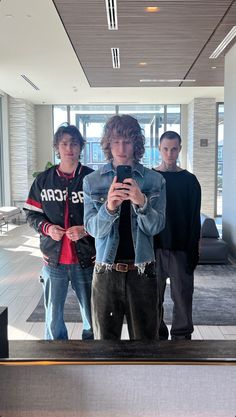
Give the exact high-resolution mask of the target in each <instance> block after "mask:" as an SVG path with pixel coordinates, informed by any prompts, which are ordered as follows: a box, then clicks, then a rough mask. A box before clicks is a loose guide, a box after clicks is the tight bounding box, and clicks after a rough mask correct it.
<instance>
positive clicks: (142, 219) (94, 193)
mask: <svg viewBox="0 0 236 417" xmlns="http://www.w3.org/2000/svg"><path fill="white" fill-rule="evenodd" d="M115 175H116V172H115V169H114V168H113V166H112V164H111V163H108V164H106V165H104V166H103V167H102V168H100V169H99V170H98V171H94V172H92V173H91V174H89V175H87V176H86V177H85V178H84V183H83V189H84V226H85V228H86V230H87V231H88V233H89V234H90V235H91V236H93V237H95V246H96V263H99V264H105V265H112V264H113V263H114V260H115V256H116V252H117V248H118V244H119V220H120V209H119V210H118V211H117V212H116V213H115V214H110V213H109V212H108V210H107V208H106V200H107V194H108V191H109V188H110V185H111V183H112V181H113V179H114V176H115ZM132 178H133V179H134V180H135V181H136V182H137V184H138V185H139V187H140V189H141V191H142V193H143V194H145V196H146V203H145V205H144V207H143V208H139V207H138V206H136V205H134V204H131V213H130V215H131V232H132V239H133V244H134V250H135V265H137V266H138V267H141V268H142V266H143V265H145V264H146V263H149V262H152V261H154V259H155V256H154V250H153V236H154V235H156V234H157V233H159V232H160V231H161V230H162V229H163V228H164V226H165V205H166V195H165V180H164V178H163V177H162V175H160V174H158V173H157V172H155V171H153V170H150V169H148V168H146V167H144V166H143V165H141V164H139V163H136V164H135V166H134V167H133V170H132Z"/></svg>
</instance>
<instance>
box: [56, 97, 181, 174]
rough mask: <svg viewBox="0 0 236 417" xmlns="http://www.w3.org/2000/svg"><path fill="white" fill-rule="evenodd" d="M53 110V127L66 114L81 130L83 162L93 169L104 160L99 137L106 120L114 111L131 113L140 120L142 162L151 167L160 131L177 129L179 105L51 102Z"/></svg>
mask: <svg viewBox="0 0 236 417" xmlns="http://www.w3.org/2000/svg"><path fill="white" fill-rule="evenodd" d="M55 111H56V115H55V117H54V126H55V127H56V128H57V127H58V126H59V125H60V124H61V123H63V122H65V121H67V118H68V119H69V121H70V123H71V124H74V125H76V126H77V127H78V129H79V130H80V132H81V134H82V135H83V137H84V138H85V140H86V143H87V144H86V148H85V150H84V152H83V157H82V162H83V163H85V164H86V165H88V166H90V167H91V168H93V169H97V168H99V166H101V165H103V164H104V163H105V160H104V156H103V152H102V150H101V146H100V141H101V137H102V134H103V128H104V125H105V123H106V122H107V120H108V119H109V118H110V117H111V116H113V115H115V114H130V115H131V116H133V117H135V118H136V119H137V120H138V122H139V123H140V125H141V127H142V129H143V132H144V136H145V139H146V140H145V148H146V150H145V154H144V157H143V160H142V163H143V164H144V165H145V166H147V167H150V168H151V167H154V166H157V165H158V164H159V163H160V155H159V150H158V144H159V138H160V136H161V135H162V133H164V131H165V130H175V131H176V132H178V133H180V105H162V104H155V105H154V104H152V105H129V104H122V105H116V106H115V105H102V106H99V105H71V106H54V112H55ZM67 115H68V117H67Z"/></svg>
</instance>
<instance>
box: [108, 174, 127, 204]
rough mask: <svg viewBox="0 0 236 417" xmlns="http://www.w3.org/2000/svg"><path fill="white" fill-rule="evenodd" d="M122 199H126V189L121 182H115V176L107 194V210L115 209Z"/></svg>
mask: <svg viewBox="0 0 236 417" xmlns="http://www.w3.org/2000/svg"><path fill="white" fill-rule="evenodd" d="M124 200H127V191H126V189H125V187H124V184H123V183H121V182H117V176H115V178H114V180H113V181H112V184H111V186H110V188H109V191H108V195H107V208H108V210H110V211H114V210H116V209H117V208H118V207H119V206H120V205H121V203H122V202H123V201H124Z"/></svg>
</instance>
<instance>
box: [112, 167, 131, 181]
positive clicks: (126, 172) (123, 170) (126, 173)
mask: <svg viewBox="0 0 236 417" xmlns="http://www.w3.org/2000/svg"><path fill="white" fill-rule="evenodd" d="M116 172H117V182H123V181H124V180H125V179H126V178H132V167H131V166H130V165H118V166H117V167H116Z"/></svg>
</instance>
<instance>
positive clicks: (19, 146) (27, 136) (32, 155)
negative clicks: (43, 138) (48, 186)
mask: <svg viewBox="0 0 236 417" xmlns="http://www.w3.org/2000/svg"><path fill="white" fill-rule="evenodd" d="M9 143H10V146H9V149H10V171H11V200H12V203H15V204H18V205H20V202H23V201H24V200H25V199H26V197H27V195H28V191H29V187H30V185H31V183H32V180H33V177H32V173H33V172H34V171H35V168H36V137H35V114H34V105H33V104H32V103H29V102H27V101H25V100H21V99H16V98H13V97H9Z"/></svg>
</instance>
